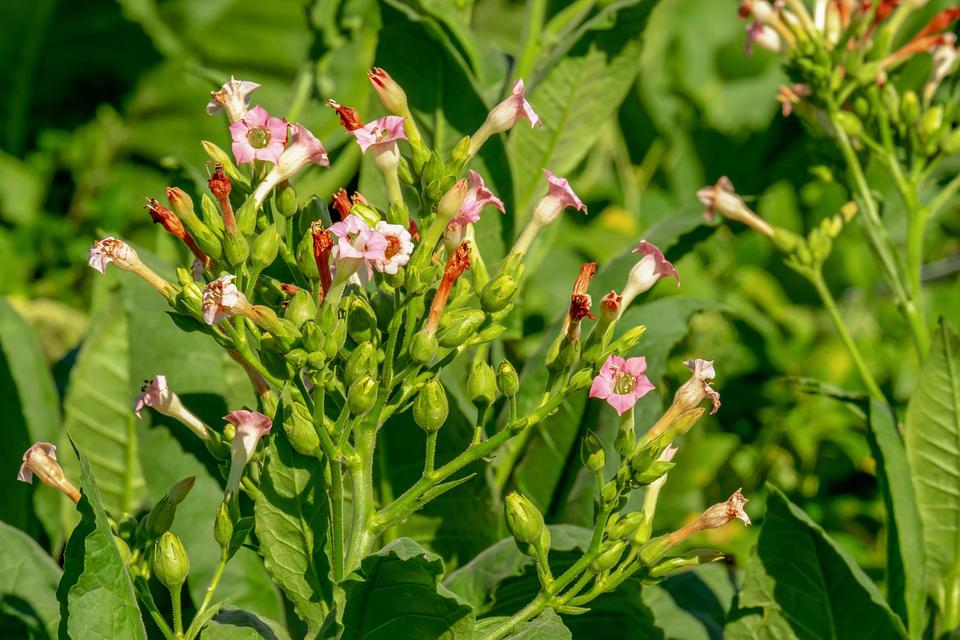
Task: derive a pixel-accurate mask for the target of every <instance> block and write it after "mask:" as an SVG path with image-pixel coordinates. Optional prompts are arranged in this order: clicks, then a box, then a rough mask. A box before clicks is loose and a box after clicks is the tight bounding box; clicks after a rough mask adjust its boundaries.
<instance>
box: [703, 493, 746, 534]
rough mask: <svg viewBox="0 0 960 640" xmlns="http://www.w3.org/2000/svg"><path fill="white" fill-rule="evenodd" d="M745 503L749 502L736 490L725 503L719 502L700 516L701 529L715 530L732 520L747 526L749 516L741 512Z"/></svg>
mask: <svg viewBox="0 0 960 640" xmlns="http://www.w3.org/2000/svg"><path fill="white" fill-rule="evenodd" d="M747 502H749V500H747V499H746V498H745V497H743V493H742V492H741V489H737V490H736V491H735V492H734V493H733V495H732V496H730V497H729V498H727V500H726V501H725V502H719V503H717V504H715V505H713V506H712V507H710V508H709V509H707V510H706V511H704V512H703V515H701V516H700V524H701V525H702V528H704V529H716V528H717V527H722V526H723V525H725V524H727V523H728V522H730V521H731V520H733V519H737V520H739V521H741V522H742V523H743V524H745V525H749V524H750V516H748V515H747V512H746V511H744V510H743V507H744V505H746V504H747Z"/></svg>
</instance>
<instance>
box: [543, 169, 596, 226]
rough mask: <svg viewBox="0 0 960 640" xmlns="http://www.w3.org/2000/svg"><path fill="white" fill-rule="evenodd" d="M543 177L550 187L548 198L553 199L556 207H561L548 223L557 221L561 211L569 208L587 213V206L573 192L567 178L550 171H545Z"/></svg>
mask: <svg viewBox="0 0 960 640" xmlns="http://www.w3.org/2000/svg"><path fill="white" fill-rule="evenodd" d="M543 175H544V176H546V178H547V184H549V185H550V188H549V191H548V192H547V195H546V196H544V199H546V198H552V199H553V200H554V201H555V203H556V206H559V210H557V211H556V213H554V214H553V217H552V218H551V219H550V220H547V222H550V221H551V220H553V219H555V218H556V216H557V215H559V214H560V211H562V210H563V209H566V208H567V207H573V208H574V209H576V210H577V211H583V212H584V213H587V205H585V204H583V201H582V200H581V199H580V197H579V196H578V195H577V194H576V193H575V192H574V191H573V188H572V187H571V186H570V183H569V182H567V179H566V178H561V177H560V176H558V175H557V174H555V173H553V172H552V171H550V170H549V169H544V170H543Z"/></svg>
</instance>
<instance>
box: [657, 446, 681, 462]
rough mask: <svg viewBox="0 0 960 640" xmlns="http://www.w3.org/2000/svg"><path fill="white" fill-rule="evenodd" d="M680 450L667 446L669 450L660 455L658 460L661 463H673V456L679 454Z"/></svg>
mask: <svg viewBox="0 0 960 640" xmlns="http://www.w3.org/2000/svg"><path fill="white" fill-rule="evenodd" d="M678 450H679V447H674V446H671V445H667V448H666V449H664V450H663V453H661V454H660V457H659V458H657V460H658V461H660V462H672V461H673V456H675V455H676V454H677V451H678Z"/></svg>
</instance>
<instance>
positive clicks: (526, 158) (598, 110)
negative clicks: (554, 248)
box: [509, 0, 656, 215]
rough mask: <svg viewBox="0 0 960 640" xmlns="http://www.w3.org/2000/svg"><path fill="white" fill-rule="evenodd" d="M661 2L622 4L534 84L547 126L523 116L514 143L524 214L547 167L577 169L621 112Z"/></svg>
mask: <svg viewBox="0 0 960 640" xmlns="http://www.w3.org/2000/svg"><path fill="white" fill-rule="evenodd" d="M655 4H656V3H655V1H654V0H644V1H643V2H640V3H639V4H638V5H637V6H632V7H629V8H625V9H621V10H620V11H619V12H618V13H617V14H616V18H615V21H614V24H613V25H612V26H610V28H609V29H602V30H601V29H598V30H596V31H589V32H587V33H586V34H585V35H583V37H582V38H580V40H579V41H577V42H576V44H574V45H573V47H572V48H571V49H570V51H569V52H567V53H566V55H565V56H564V57H563V58H562V59H561V60H560V61H559V62H557V63H556V65H554V66H553V67H552V68H551V69H550V70H549V72H548V73H547V75H546V77H544V78H543V79H542V80H541V81H537V82H532V83H531V84H530V93H529V95H528V99H529V101H530V102H531V104H532V105H533V108H534V109H535V110H536V111H537V113H538V114H539V116H540V118H541V119H542V120H543V127H542V128H539V129H531V128H530V127H528V126H525V125H524V123H522V122H521V123H519V124H518V125H517V127H515V129H514V131H513V132H512V134H511V137H510V143H509V153H510V160H511V164H512V167H513V175H514V182H515V185H516V191H515V194H516V202H517V212H518V213H519V214H520V215H523V214H524V213H525V212H526V211H527V210H528V209H529V208H530V206H531V205H532V204H533V202H534V199H535V198H537V197H539V196H540V195H542V194H543V193H545V192H546V187H545V183H544V179H543V169H544V168H547V169H550V170H551V171H553V172H554V173H557V174H558V175H561V176H562V175H565V174H567V173H568V172H570V171H572V170H573V169H574V168H575V167H576V166H577V164H578V163H579V162H580V161H581V160H582V159H583V158H584V157H585V156H586V155H587V153H588V152H589V151H590V148H591V147H592V146H593V145H594V143H595V142H596V141H597V139H598V138H599V137H600V135H601V133H602V132H603V126H602V125H603V124H604V123H605V122H606V121H607V120H608V119H610V118H611V117H613V116H614V114H616V112H617V110H618V109H619V107H620V103H621V102H623V99H624V97H625V96H626V95H627V91H629V89H630V87H631V86H633V82H634V80H635V79H636V77H637V72H638V71H639V69H640V66H639V64H638V59H639V57H640V52H641V49H642V47H641V40H642V34H643V30H644V26H645V24H646V20H647V17H648V16H649V14H650V11H651V9H652V8H653V6H654V5H655ZM528 80H530V79H528Z"/></svg>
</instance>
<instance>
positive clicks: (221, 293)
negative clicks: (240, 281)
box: [201, 274, 250, 325]
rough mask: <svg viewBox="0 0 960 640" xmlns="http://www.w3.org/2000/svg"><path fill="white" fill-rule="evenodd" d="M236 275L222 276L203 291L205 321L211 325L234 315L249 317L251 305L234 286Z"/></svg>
mask: <svg viewBox="0 0 960 640" xmlns="http://www.w3.org/2000/svg"><path fill="white" fill-rule="evenodd" d="M235 279H236V276H234V275H230V274H227V275H224V276H220V277H219V278H217V279H216V280H214V281H213V282H211V283H210V284H208V285H207V287H206V289H204V291H203V303H202V306H201V308H202V309H203V320H204V321H205V322H206V323H207V324H210V325H213V324H217V323H218V322H220V321H221V320H223V319H224V318H230V317H232V316H234V315H247V314H248V313H249V312H250V303H249V302H247V298H246V296H244V295H243V293H242V292H241V291H240V290H239V289H237V285H235V284H233V281H234V280H235Z"/></svg>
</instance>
